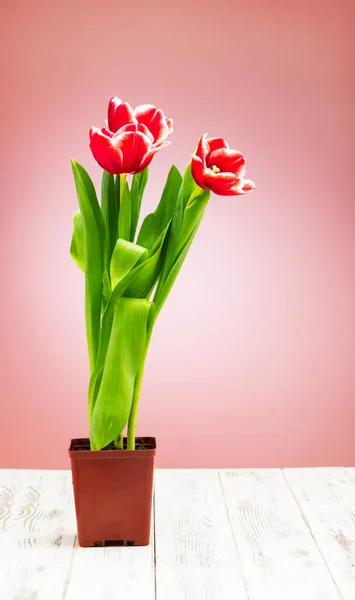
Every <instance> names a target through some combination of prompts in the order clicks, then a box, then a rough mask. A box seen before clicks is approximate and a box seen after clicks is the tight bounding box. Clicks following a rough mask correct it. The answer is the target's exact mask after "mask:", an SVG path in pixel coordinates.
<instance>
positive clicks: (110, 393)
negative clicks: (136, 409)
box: [90, 298, 154, 450]
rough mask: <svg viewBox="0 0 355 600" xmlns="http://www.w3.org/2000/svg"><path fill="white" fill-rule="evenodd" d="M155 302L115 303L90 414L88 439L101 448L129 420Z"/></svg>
mask: <svg viewBox="0 0 355 600" xmlns="http://www.w3.org/2000/svg"><path fill="white" fill-rule="evenodd" d="M151 311H154V304H153V303H151V302H148V301H147V300H143V299H136V298H120V299H119V300H118V302H117V303H116V306H115V311H114V318H113V325H112V329H111V335H110V340H109V344H108V349H107V356H106V361H105V367H104V371H103V375H102V381H101V386H100V389H99V392H98V395H97V399H96V403H95V407H94V410H93V414H92V421H91V429H90V441H91V447H92V449H93V450H101V448H104V447H105V446H107V444H109V443H110V442H112V441H113V440H115V439H116V438H117V437H118V436H119V435H120V434H121V433H122V430H123V428H124V426H125V425H126V423H127V421H128V417H129V414H130V411H131V406H132V400H133V395H134V388H135V381H136V378H137V374H138V372H139V371H140V369H142V363H143V362H144V358H145V354H146V347H147V343H148V329H149V327H148V324H149V315H150V313H151Z"/></svg>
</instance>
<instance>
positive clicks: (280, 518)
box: [220, 469, 340, 600]
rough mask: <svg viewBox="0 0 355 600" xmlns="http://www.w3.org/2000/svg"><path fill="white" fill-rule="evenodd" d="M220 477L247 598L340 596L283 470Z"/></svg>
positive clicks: (316, 599)
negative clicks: (283, 474)
mask: <svg viewBox="0 0 355 600" xmlns="http://www.w3.org/2000/svg"><path fill="white" fill-rule="evenodd" d="M220 476H221V482H222V486H223V489H224V493H225V498H226V503H227V508H228V512H229V517H230V521H231V526H232V530H233V533H234V537H235V540H236V543H237V547H238V553H239V556H240V559H241V564H242V570H243V574H244V579H245V583H246V587H247V591H248V594H249V599H250V600H270V599H272V600H335V599H339V597H340V596H339V592H338V590H337V589H336V587H335V585H334V583H333V581H332V578H331V576H330V574H329V571H328V569H327V567H326V565H325V563H324V561H323V559H322V557H321V555H320V554H319V552H318V550H317V547H316V545H315V543H314V540H313V538H312V536H311V534H310V532H309V529H308V527H307V525H306V524H305V522H304V520H303V518H302V516H301V514H300V511H299V509H298V507H297V505H296V503H295V501H294V499H293V496H292V494H291V492H290V490H289V488H288V486H287V484H286V482H285V480H284V478H283V476H282V473H281V471H280V470H279V469H263V470H251V471H249V470H245V471H224V472H221V473H220Z"/></svg>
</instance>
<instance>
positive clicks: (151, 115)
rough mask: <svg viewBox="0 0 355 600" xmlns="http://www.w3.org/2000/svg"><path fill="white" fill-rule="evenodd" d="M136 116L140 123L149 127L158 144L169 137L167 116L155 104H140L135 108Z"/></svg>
mask: <svg viewBox="0 0 355 600" xmlns="http://www.w3.org/2000/svg"><path fill="white" fill-rule="evenodd" d="M135 116H136V118H137V120H138V122H139V123H140V124H142V125H145V126H146V127H147V128H148V129H149V131H150V132H151V133H152V135H153V138H154V142H155V143H156V144H157V143H159V142H160V141H162V140H165V139H166V138H167V137H168V135H169V128H168V125H167V122H166V117H165V115H164V113H163V112H162V111H161V110H157V109H156V108H155V106H152V105H150V104H145V105H143V106H138V107H137V108H136V110H135Z"/></svg>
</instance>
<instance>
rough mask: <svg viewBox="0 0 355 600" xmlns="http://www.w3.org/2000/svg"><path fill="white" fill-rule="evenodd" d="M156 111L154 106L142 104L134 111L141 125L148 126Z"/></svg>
mask: <svg viewBox="0 0 355 600" xmlns="http://www.w3.org/2000/svg"><path fill="white" fill-rule="evenodd" d="M156 110H157V109H156V108H155V106H154V105H153V104H141V105H140V106H137V108H135V109H134V116H135V117H136V119H137V121H138V122H139V123H144V125H147V123H149V122H150V121H151V120H152V118H153V117H154V115H155V113H156Z"/></svg>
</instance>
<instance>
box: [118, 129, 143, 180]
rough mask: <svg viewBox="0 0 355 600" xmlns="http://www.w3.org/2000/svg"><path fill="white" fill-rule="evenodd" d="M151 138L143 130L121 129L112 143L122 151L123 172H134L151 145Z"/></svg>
mask: <svg viewBox="0 0 355 600" xmlns="http://www.w3.org/2000/svg"><path fill="white" fill-rule="evenodd" d="M150 144H151V142H150V140H149V138H147V136H145V135H144V134H143V133H141V132H134V131H125V132H122V130H121V131H119V132H118V133H117V134H116V135H115V136H114V137H113V138H112V145H113V146H114V148H115V149H119V150H120V151H121V152H122V173H134V172H135V170H136V168H137V167H138V166H139V164H140V163H141V161H142V158H143V157H144V155H145V154H146V152H147V151H148V149H149V147H150Z"/></svg>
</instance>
